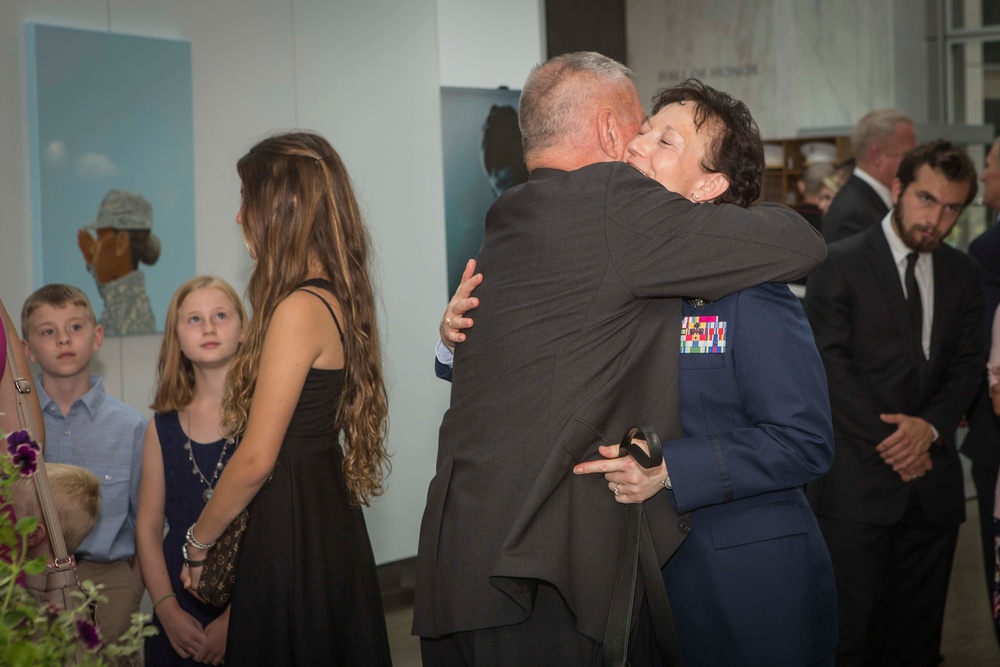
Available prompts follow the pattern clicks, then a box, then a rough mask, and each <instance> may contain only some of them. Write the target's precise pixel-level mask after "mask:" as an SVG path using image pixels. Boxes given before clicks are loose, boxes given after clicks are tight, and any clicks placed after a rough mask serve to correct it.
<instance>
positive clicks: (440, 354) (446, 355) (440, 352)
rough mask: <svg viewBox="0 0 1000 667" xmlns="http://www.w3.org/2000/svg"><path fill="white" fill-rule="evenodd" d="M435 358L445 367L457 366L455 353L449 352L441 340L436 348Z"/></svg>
mask: <svg viewBox="0 0 1000 667" xmlns="http://www.w3.org/2000/svg"><path fill="white" fill-rule="evenodd" d="M434 356H435V357H437V360H438V361H440V362H441V363H442V364H444V365H445V366H454V365H455V353H454V352H452V351H451V350H449V349H448V347H447V346H446V345H445V344H444V343H442V342H441V341H440V340H438V342H437V345H436V346H435V347H434Z"/></svg>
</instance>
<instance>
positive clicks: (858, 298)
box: [805, 141, 986, 667]
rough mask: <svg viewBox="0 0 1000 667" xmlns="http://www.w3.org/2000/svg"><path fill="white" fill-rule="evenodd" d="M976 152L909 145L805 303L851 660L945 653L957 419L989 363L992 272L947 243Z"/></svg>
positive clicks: (827, 523)
mask: <svg viewBox="0 0 1000 667" xmlns="http://www.w3.org/2000/svg"><path fill="white" fill-rule="evenodd" d="M975 178H976V173H975V168H974V167H973V165H972V161H971V160H970V159H969V157H968V155H966V154H965V152H964V151H962V150H961V149H959V148H956V147H955V146H953V145H952V144H950V143H948V142H944V141H937V142H931V143H929V144H924V145H922V146H920V147H918V148H917V149H915V150H914V151H912V152H910V153H908V154H907V156H906V157H905V158H904V160H903V162H902V164H901V165H900V168H899V175H898V177H897V178H896V180H895V181H893V186H892V194H893V201H894V203H895V208H894V209H893V210H892V211H891V212H890V213H889V214H887V215H886V216H885V218H884V219H883V220H882V223H881V224H880V225H877V226H875V227H873V228H871V229H869V230H868V231H866V232H863V233H860V234H857V235H855V236H852V237H851V238H848V239H845V240H843V241H841V242H839V243H834V244H832V245H831V246H830V248H829V250H830V257H829V259H828V260H827V262H826V263H825V264H824V265H823V266H822V267H820V268H819V269H817V270H816V271H815V272H814V273H813V274H812V275H811V276H810V278H809V283H808V289H807V291H806V303H805V305H806V314H807V315H808V317H809V320H810V322H811V324H812V326H813V332H814V334H815V337H816V344H817V347H819V351H820V354H821V355H822V357H823V362H824V364H825V366H826V372H827V377H828V379H829V383H830V403H831V407H832V409H833V423H834V436H835V454H834V462H833V467H832V468H831V469H830V472H828V473H827V474H826V475H825V476H823V477H821V478H820V479H819V480H817V481H815V482H813V483H811V484H810V485H809V488H808V493H809V500H810V502H811V504H812V507H813V510H814V511H815V512H816V515H817V518H818V519H819V522H820V527H821V528H822V530H823V535H824V537H825V538H826V542H827V545H828V547H829V549H830V555H831V557H832V559H833V567H834V574H835V577H836V580H837V589H838V594H839V595H838V598H839V607H840V642H839V644H838V647H837V665H838V667H849V666H851V665H928V666H929V665H934V664H936V661H937V658H938V651H939V648H940V642H941V622H942V619H943V617H944V604H945V598H946V596H947V591H948V577H949V575H950V573H951V564H952V559H953V556H954V551H955V543H956V540H957V537H958V526H959V524H961V523H962V521H964V520H965V497H964V493H963V482H962V467H961V464H960V462H959V458H958V452H957V451H956V449H955V429H956V428H957V426H958V423H959V420H960V419H961V418H962V415H963V414H964V413H965V410H966V409H967V408H968V407H969V403H970V401H971V400H972V397H973V395H974V394H975V391H976V387H977V386H978V383H979V380H980V377H981V375H982V369H983V366H984V364H985V363H986V340H985V331H984V328H983V285H982V278H981V276H980V272H979V269H978V267H976V266H975V263H974V262H973V261H972V260H971V259H969V258H968V257H967V256H966V255H965V254H963V253H961V252H959V251H957V250H955V249H953V248H951V247H949V246H947V245H945V244H943V243H941V240H942V239H944V237H945V236H947V235H948V233H949V232H950V231H951V229H952V227H953V226H954V225H955V223H956V222H957V220H958V216H959V214H960V213H961V212H962V209H963V207H964V206H966V205H967V204H968V203H969V201H971V199H972V197H973V195H974V194H975Z"/></svg>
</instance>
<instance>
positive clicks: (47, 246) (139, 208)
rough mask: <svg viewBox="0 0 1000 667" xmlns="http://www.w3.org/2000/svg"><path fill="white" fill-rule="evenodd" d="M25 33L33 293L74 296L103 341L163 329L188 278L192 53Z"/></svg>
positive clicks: (164, 44)
mask: <svg viewBox="0 0 1000 667" xmlns="http://www.w3.org/2000/svg"><path fill="white" fill-rule="evenodd" d="M25 30H26V43H27V51H28V53H27V63H28V118H29V134H30V146H31V172H32V173H31V196H32V206H31V209H32V230H33V246H34V258H33V259H34V283H35V287H36V288H37V287H40V286H41V285H43V284H49V283H67V284H70V285H75V286H77V287H79V288H80V289H82V290H83V291H84V292H85V293H86V294H87V296H88V297H89V298H90V300H91V303H92V304H93V306H94V310H95V312H96V313H97V314H98V318H99V320H100V323H101V324H102V325H103V326H104V330H105V333H106V335H110V336H126V335H141V334H152V333H156V332H160V331H162V330H163V323H164V320H165V317H166V312H167V306H168V304H169V302H170V297H171V295H172V294H173V292H174V290H175V289H176V288H177V286H178V285H180V284H181V283H182V282H183V281H185V280H187V279H188V278H190V277H191V276H193V275H194V273H195V251H194V129H193V127H194V125H193V112H192V96H191V44H190V43H189V42H184V41H178V40H170V39H157V38H150V37H136V36H131V35H120V34H113V33H108V32H95V31H90V30H77V29H73V28H62V27H55V26H47V25H41V24H34V23H29V24H27V25H26V26H25Z"/></svg>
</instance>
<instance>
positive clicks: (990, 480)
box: [972, 461, 1000, 642]
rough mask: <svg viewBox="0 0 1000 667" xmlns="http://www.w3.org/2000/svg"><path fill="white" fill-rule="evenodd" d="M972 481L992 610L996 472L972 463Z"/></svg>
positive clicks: (988, 597) (987, 596)
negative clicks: (974, 489) (974, 485)
mask: <svg viewBox="0 0 1000 667" xmlns="http://www.w3.org/2000/svg"><path fill="white" fill-rule="evenodd" d="M972 481H973V482H975V484H976V496H978V497H977V501H976V506H977V507H978V509H979V536H980V540H981V545H982V550H983V570H984V573H985V575H986V598H987V599H988V600H989V608H990V609H992V608H993V579H994V577H995V576H996V562H995V560H996V554H995V551H994V546H993V539H994V537H995V536H996V529H995V528H994V526H993V500H994V498H995V491H996V483H997V471H996V469H994V468H992V467H990V466H980V465H976V462H975V461H973V462H972ZM995 630H996V633H997V641H998V642H1000V627H995Z"/></svg>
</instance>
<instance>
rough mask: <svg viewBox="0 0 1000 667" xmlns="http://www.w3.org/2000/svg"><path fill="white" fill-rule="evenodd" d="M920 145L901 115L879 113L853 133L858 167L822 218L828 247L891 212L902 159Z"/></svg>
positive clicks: (865, 119)
mask: <svg viewBox="0 0 1000 667" xmlns="http://www.w3.org/2000/svg"><path fill="white" fill-rule="evenodd" d="M916 145H917V133H916V130H915V129H914V128H913V121H912V120H910V117H909V116H907V115H906V114H905V113H903V112H902V111H897V110H895V109H876V110H875V111H870V112H868V113H867V114H865V115H864V117H862V118H861V120H859V121H858V124H857V125H856V126H855V127H854V132H852V133H851V148H852V150H853V152H854V159H855V161H856V166H855V167H854V173H853V174H851V177H850V178H849V179H847V182H846V183H844V185H843V187H842V188H840V190H839V191H838V192H837V196H836V197H834V198H833V203H832V204H830V210H829V211H827V213H826V216H825V217H824V218H823V236H824V238H826V241H827V243H833V242H834V241H839V240H840V239H843V238H847V237H848V236H851V235H852V234H857V233H858V232H860V231H864V230H865V229H868V228H869V227H874V226H875V225H877V224H878V223H879V222H881V221H882V218H884V217H885V214H886V213H888V212H889V209H890V208H892V192H891V191H890V187H891V186H892V179H894V178H895V177H896V172H897V171H898V170H899V163H900V162H902V161H903V155H905V154H906V152H907V151H909V150H910V149H912V148H914V147H915V146H916Z"/></svg>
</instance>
